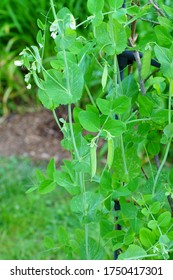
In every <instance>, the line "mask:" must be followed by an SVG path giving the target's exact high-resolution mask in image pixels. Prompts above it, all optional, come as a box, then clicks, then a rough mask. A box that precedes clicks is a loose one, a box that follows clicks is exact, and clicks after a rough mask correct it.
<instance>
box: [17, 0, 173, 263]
mask: <svg viewBox="0 0 173 280" xmlns="http://www.w3.org/2000/svg"><path fill="white" fill-rule="evenodd" d="M115 2H116V3H115ZM122 4H123V1H108V3H106V1H99V2H98V3H96V4H95V1H93V0H88V1H87V7H88V11H89V13H90V16H89V17H88V18H87V19H86V20H84V21H83V22H80V23H79V24H76V21H75V17H74V15H73V14H72V13H71V11H70V10H69V9H67V8H62V9H61V10H59V12H58V13H56V11H55V8H54V3H53V1H51V8H52V12H53V15H54V21H53V22H51V25H50V33H51V37H52V40H53V42H54V44H55V58H53V59H51V63H50V66H49V67H47V68H46V67H44V66H43V58H42V46H40V44H41V42H42V41H43V40H42V39H41V35H38V38H39V39H38V38H37V41H38V45H37V46H32V47H31V48H28V47H27V48H25V49H24V50H23V52H22V58H21V62H22V63H23V64H24V65H25V67H26V68H27V70H28V72H29V75H31V76H33V78H34V80H35V82H36V84H37V86H38V87H39V93H38V96H39V99H40V101H41V102H42V104H43V105H44V106H45V107H46V108H48V109H50V110H52V112H53V114H54V117H55V120H56V123H57V125H58V126H59V129H60V130H61V131H62V133H63V134H64V139H63V141H62V145H63V147H64V148H66V149H67V150H69V151H70V152H71V160H69V161H64V162H63V164H62V166H61V167H60V169H59V170H56V167H55V163H54V161H53V160H52V161H50V163H49V165H48V168H47V171H46V174H41V173H39V172H38V174H37V175H38V179H39V184H38V186H37V188H38V191H39V192H40V193H42V194H44V193H48V192H50V191H52V190H54V189H56V187H57V188H61V187H62V188H65V189H66V191H67V192H68V193H69V194H70V195H71V202H70V206H71V211H72V213H74V214H75V215H76V217H77V218H78V222H79V227H78V229H77V230H76V239H75V240H71V239H70V238H69V235H68V233H67V232H66V231H65V229H64V228H60V229H59V244H60V246H62V247H61V248H63V250H64V251H65V252H66V254H67V257H68V258H70V259H73V258H75V257H76V256H77V257H78V258H80V259H104V258H110V254H112V256H113V250H119V251H120V252H121V253H120V254H119V257H118V259H121V260H122V259H171V258H172V251H173V242H172V241H173V237H172V221H173V220H172V215H171V214H172V213H171V212H172V211H173V191H172V171H171V169H172V163H170V164H169V166H168V167H165V163H166V161H167V159H169V156H168V155H169V151H170V146H171V143H172V137H173V133H172V92H173V77H172V73H173V71H172V57H173V55H172V51H173V46H172V33H171V30H172V26H171V23H170V21H169V17H170V16H168V15H166V14H168V10H169V7H167V6H163V7H161V8H159V7H156V6H157V5H156V6H155V5H154V6H153V5H152V4H151V5H148V4H147V5H145V4H144V5H137V4H135V3H134V2H133V3H131V1H127V3H126V7H122ZM155 8H156V9H157V12H158V11H159V15H157V16H156V17H155V18H152V19H151V18H148V13H150V12H151V13H152V14H153V11H154V9H155ZM162 9H163V11H162ZM143 17H144V21H145V23H146V22H147V24H148V25H150V26H151V24H152V25H155V28H154V29H152V32H153V34H154V38H156V40H155V41H153V37H152V38H151V37H150V36H148V35H147V34H146V35H145V36H142V30H139V32H138V33H139V37H140V39H139V43H138V41H136V40H137V35H136V24H138V22H140V21H142V20H143ZM85 24H87V27H88V29H89V32H88V33H87V34H86V36H85V37H84V36H81V35H80V32H78V28H79V27H81V26H82V25H84V26H85ZM166 25H168V28H167V27H166ZM39 26H41V29H42V26H43V23H41V22H39ZM137 26H138V25H137ZM165 30H166V31H165ZM39 34H40V33H39ZM165 36H166V37H168V39H167V41H166V42H165ZM128 41H129V42H130V43H129V45H128ZM139 51H140V52H139ZM142 52H143V57H142V54H141V53H142ZM141 57H142V59H141ZM156 59H157V61H156ZM134 60H135V61H136V64H135V65H134V66H133V69H132V67H131V66H130V69H129V72H128V65H129V63H130V65H131V64H132V63H133V61H134ZM124 61H125V65H124V66H123V67H124V68H125V69H124V68H123V67H122V66H121V63H120V62H123V63H124ZM150 63H151V64H152V65H153V66H156V67H158V69H157V71H154V70H153V66H151V65H150ZM128 74H130V75H128ZM124 75H125V79H124V80H122V78H123V76H124ZM28 83H29V81H28ZM83 95H85V96H87V97H86V104H85V108H80V107H79V104H78V101H79V100H80V99H81V97H82V96H83ZM60 104H65V105H67V107H68V117H67V119H66V120H64V119H62V118H61V119H59V120H58V118H57V116H56V113H55V109H56V108H58V106H59V105H60ZM72 104H73V106H75V109H74V110H73V114H72ZM74 104H75V105H74ZM72 115H73V118H72ZM100 146H102V149H101V150H100V152H99V147H100ZM100 154H101V156H100V159H102V158H103V159H102V160H100V161H98V160H97V158H98V157H99V155H100ZM31 190H33V189H31ZM115 201H116V202H118V203H119V204H118V205H119V206H118V207H117V209H116V206H115V211H113V208H114V203H115ZM104 227H107V229H105V228H104ZM115 227H116V228H117V229H116V230H115ZM45 243H46V246H47V247H48V246H52V244H53V243H52V242H51V241H50V240H48V239H47V240H45ZM72 248H73V250H72Z"/></svg>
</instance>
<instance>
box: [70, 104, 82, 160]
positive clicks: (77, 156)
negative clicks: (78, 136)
mask: <svg viewBox="0 0 173 280" xmlns="http://www.w3.org/2000/svg"><path fill="white" fill-rule="evenodd" d="M68 118H69V125H70V134H71V139H72V143H73V147H74V152H75V156H76V158H77V160H78V161H80V156H79V152H78V149H77V146H76V141H75V137H74V131H73V121H72V112H71V105H70V104H69V105H68Z"/></svg>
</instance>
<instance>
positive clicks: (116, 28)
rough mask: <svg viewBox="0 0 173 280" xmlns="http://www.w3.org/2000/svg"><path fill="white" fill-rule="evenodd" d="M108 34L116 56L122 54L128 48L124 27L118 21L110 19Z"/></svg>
mask: <svg viewBox="0 0 173 280" xmlns="http://www.w3.org/2000/svg"><path fill="white" fill-rule="evenodd" d="M108 32H109V36H110V38H111V41H112V46H113V48H114V50H115V52H116V54H120V53H122V52H123V51H124V50H125V48H126V46H127V35H126V31H125V28H124V26H123V25H122V24H120V23H119V22H118V21H117V20H115V19H111V18H110V20H109V23H108Z"/></svg>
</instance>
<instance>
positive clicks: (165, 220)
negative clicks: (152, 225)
mask: <svg viewBox="0 0 173 280" xmlns="http://www.w3.org/2000/svg"><path fill="white" fill-rule="evenodd" d="M170 221H171V213H170V212H169V211H166V212H164V213H162V214H160V216H159V217H158V219H157V222H158V225H159V226H160V227H167V226H168V225H169V223H170Z"/></svg>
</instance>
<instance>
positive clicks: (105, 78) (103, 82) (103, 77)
mask: <svg viewBox="0 0 173 280" xmlns="http://www.w3.org/2000/svg"><path fill="white" fill-rule="evenodd" d="M107 78H108V64H107V62H105V65H104V69H103V74H102V88H103V90H104V89H105V87H106V84H107Z"/></svg>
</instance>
